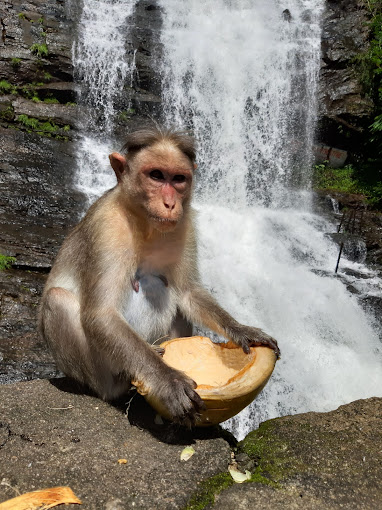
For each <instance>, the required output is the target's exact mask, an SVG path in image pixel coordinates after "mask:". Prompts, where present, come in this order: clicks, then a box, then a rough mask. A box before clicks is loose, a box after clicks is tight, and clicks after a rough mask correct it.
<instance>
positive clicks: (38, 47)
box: [29, 43, 49, 58]
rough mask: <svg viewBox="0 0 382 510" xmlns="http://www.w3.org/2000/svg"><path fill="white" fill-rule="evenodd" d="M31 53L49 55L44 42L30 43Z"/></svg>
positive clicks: (40, 55) (41, 55)
mask: <svg viewBox="0 0 382 510" xmlns="http://www.w3.org/2000/svg"><path fill="white" fill-rule="evenodd" d="M29 49H30V51H31V52H32V53H33V55H37V56H38V57H40V58H41V57H47V56H48V55H49V51H48V46H47V45H46V44H45V43H44V44H38V43H35V44H32V46H31V47H30V48H29Z"/></svg>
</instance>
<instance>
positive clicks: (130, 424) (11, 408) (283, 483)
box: [0, 379, 382, 510]
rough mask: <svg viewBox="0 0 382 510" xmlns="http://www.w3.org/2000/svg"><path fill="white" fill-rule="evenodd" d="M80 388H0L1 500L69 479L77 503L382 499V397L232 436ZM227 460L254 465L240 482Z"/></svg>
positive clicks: (318, 505)
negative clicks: (187, 451)
mask: <svg viewBox="0 0 382 510" xmlns="http://www.w3.org/2000/svg"><path fill="white" fill-rule="evenodd" d="M78 390H79V389H78V388H76V387H73V386H71V385H70V383H69V381H68V380H66V379H56V380H52V381H51V382H49V381H47V380H45V381H33V382H25V383H17V384H12V385H3V386H0V402H1V404H0V451H1V459H2V462H1V465H0V480H1V483H0V502H2V501H6V500H7V499H10V498H12V497H15V496H16V495H18V494H20V493H21V494H22V493H25V492H29V491H33V490H37V489H42V488H47V487H54V486H70V487H71V488H72V490H73V491H74V493H75V494H76V495H77V497H79V498H80V499H81V500H82V502H83V507H84V508H86V509H103V508H104V509H108V510H112V509H127V508H134V509H137V510H138V509H141V510H148V509H152V508H156V509H158V510H167V509H180V508H183V509H189V510H191V509H199V510H201V509H203V508H214V509H215V508H216V509H219V510H225V509H240V508H243V509H244V508H255V507H258V508H262V509H264V510H266V509H272V510H277V509H285V508H296V509H297V508H301V509H319V510H326V509H328V510H330V509H333V510H334V509H340V508H342V509H344V508H345V509H355V508H362V509H364V510H368V509H370V510H374V509H377V508H380V506H379V505H380V502H381V500H382V453H381V452H382V399H378V398H372V399H368V400H359V401H356V402H353V403H351V404H348V405H344V406H342V407H340V408H339V409H338V410H336V411H332V412H329V413H307V414H301V415H296V416H286V417H283V418H277V419H275V420H270V421H267V422H265V423H263V424H262V425H261V426H260V428H259V429H258V430H257V431H254V432H251V433H250V434H249V435H248V436H247V437H246V438H245V440H244V441H242V442H240V443H238V444H236V443H235V440H234V438H233V437H232V436H230V434H228V433H227V432H225V431H223V430H222V429H221V428H211V429H199V430H198V429H196V430H195V431H189V430H183V429H182V428H179V427H178V428H174V426H171V425H166V424H164V425H156V424H155V423H154V414H153V412H152V411H151V409H150V408H149V407H148V406H147V404H146V403H145V402H144V401H143V399H141V397H138V396H136V397H134V398H133V399H132V401H131V402H130V405H129V411H128V414H127V415H126V412H125V410H126V404H124V405H123V406H118V405H116V406H113V405H110V404H107V403H105V402H102V401H100V400H99V399H97V398H95V397H93V396H91V395H86V394H83V393H81V392H79V391H78ZM187 445H192V446H193V448H194V450H195V453H194V455H193V456H192V457H191V458H190V459H189V460H187V461H182V460H181V459H180V455H181V452H182V450H183V449H184V448H185V446H187ZM235 463H236V467H238V468H239V470H241V471H243V472H245V471H246V470H247V471H248V472H250V473H251V477H250V479H249V480H248V481H246V482H245V483H243V484H240V485H238V484H236V483H235V482H234V481H233V479H232V478H231V475H230V474H229V472H228V467H229V465H232V464H235ZM67 508H75V506H74V505H71V506H69V507H67ZM77 508H78V507H77Z"/></svg>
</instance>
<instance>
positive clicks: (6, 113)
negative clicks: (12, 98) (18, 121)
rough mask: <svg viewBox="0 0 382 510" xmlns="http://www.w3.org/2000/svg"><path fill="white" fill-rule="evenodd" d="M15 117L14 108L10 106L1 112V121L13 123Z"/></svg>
mask: <svg viewBox="0 0 382 510" xmlns="http://www.w3.org/2000/svg"><path fill="white" fill-rule="evenodd" d="M14 116H15V112H14V110H13V108H12V106H8V107H7V108H6V109H5V110H2V111H0V119H1V120H6V121H8V122H11V121H12V120H13V118H14Z"/></svg>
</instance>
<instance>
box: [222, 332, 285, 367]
mask: <svg viewBox="0 0 382 510" xmlns="http://www.w3.org/2000/svg"><path fill="white" fill-rule="evenodd" d="M229 336H230V338H231V339H232V341H233V342H234V343H235V344H236V345H239V346H240V347H241V348H242V349H243V351H244V352H245V353H246V354H249V353H250V347H259V346H263V347H269V348H270V349H273V350H274V352H275V354H276V356H277V359H279V358H280V349H279V346H278V345H277V341H276V340H275V339H274V338H272V337H271V336H269V335H267V334H266V333H264V331H262V330H261V329H259V328H252V327H251V326H243V325H241V324H239V325H238V326H237V327H235V328H234V329H233V330H231V331H230V335H229Z"/></svg>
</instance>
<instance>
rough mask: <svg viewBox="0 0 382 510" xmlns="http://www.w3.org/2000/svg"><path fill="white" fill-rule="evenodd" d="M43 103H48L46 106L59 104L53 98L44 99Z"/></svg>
mask: <svg viewBox="0 0 382 510" xmlns="http://www.w3.org/2000/svg"><path fill="white" fill-rule="evenodd" d="M44 103H48V104H59V103H60V101H59V100H58V99H56V98H55V97H46V98H45V99H44Z"/></svg>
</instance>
